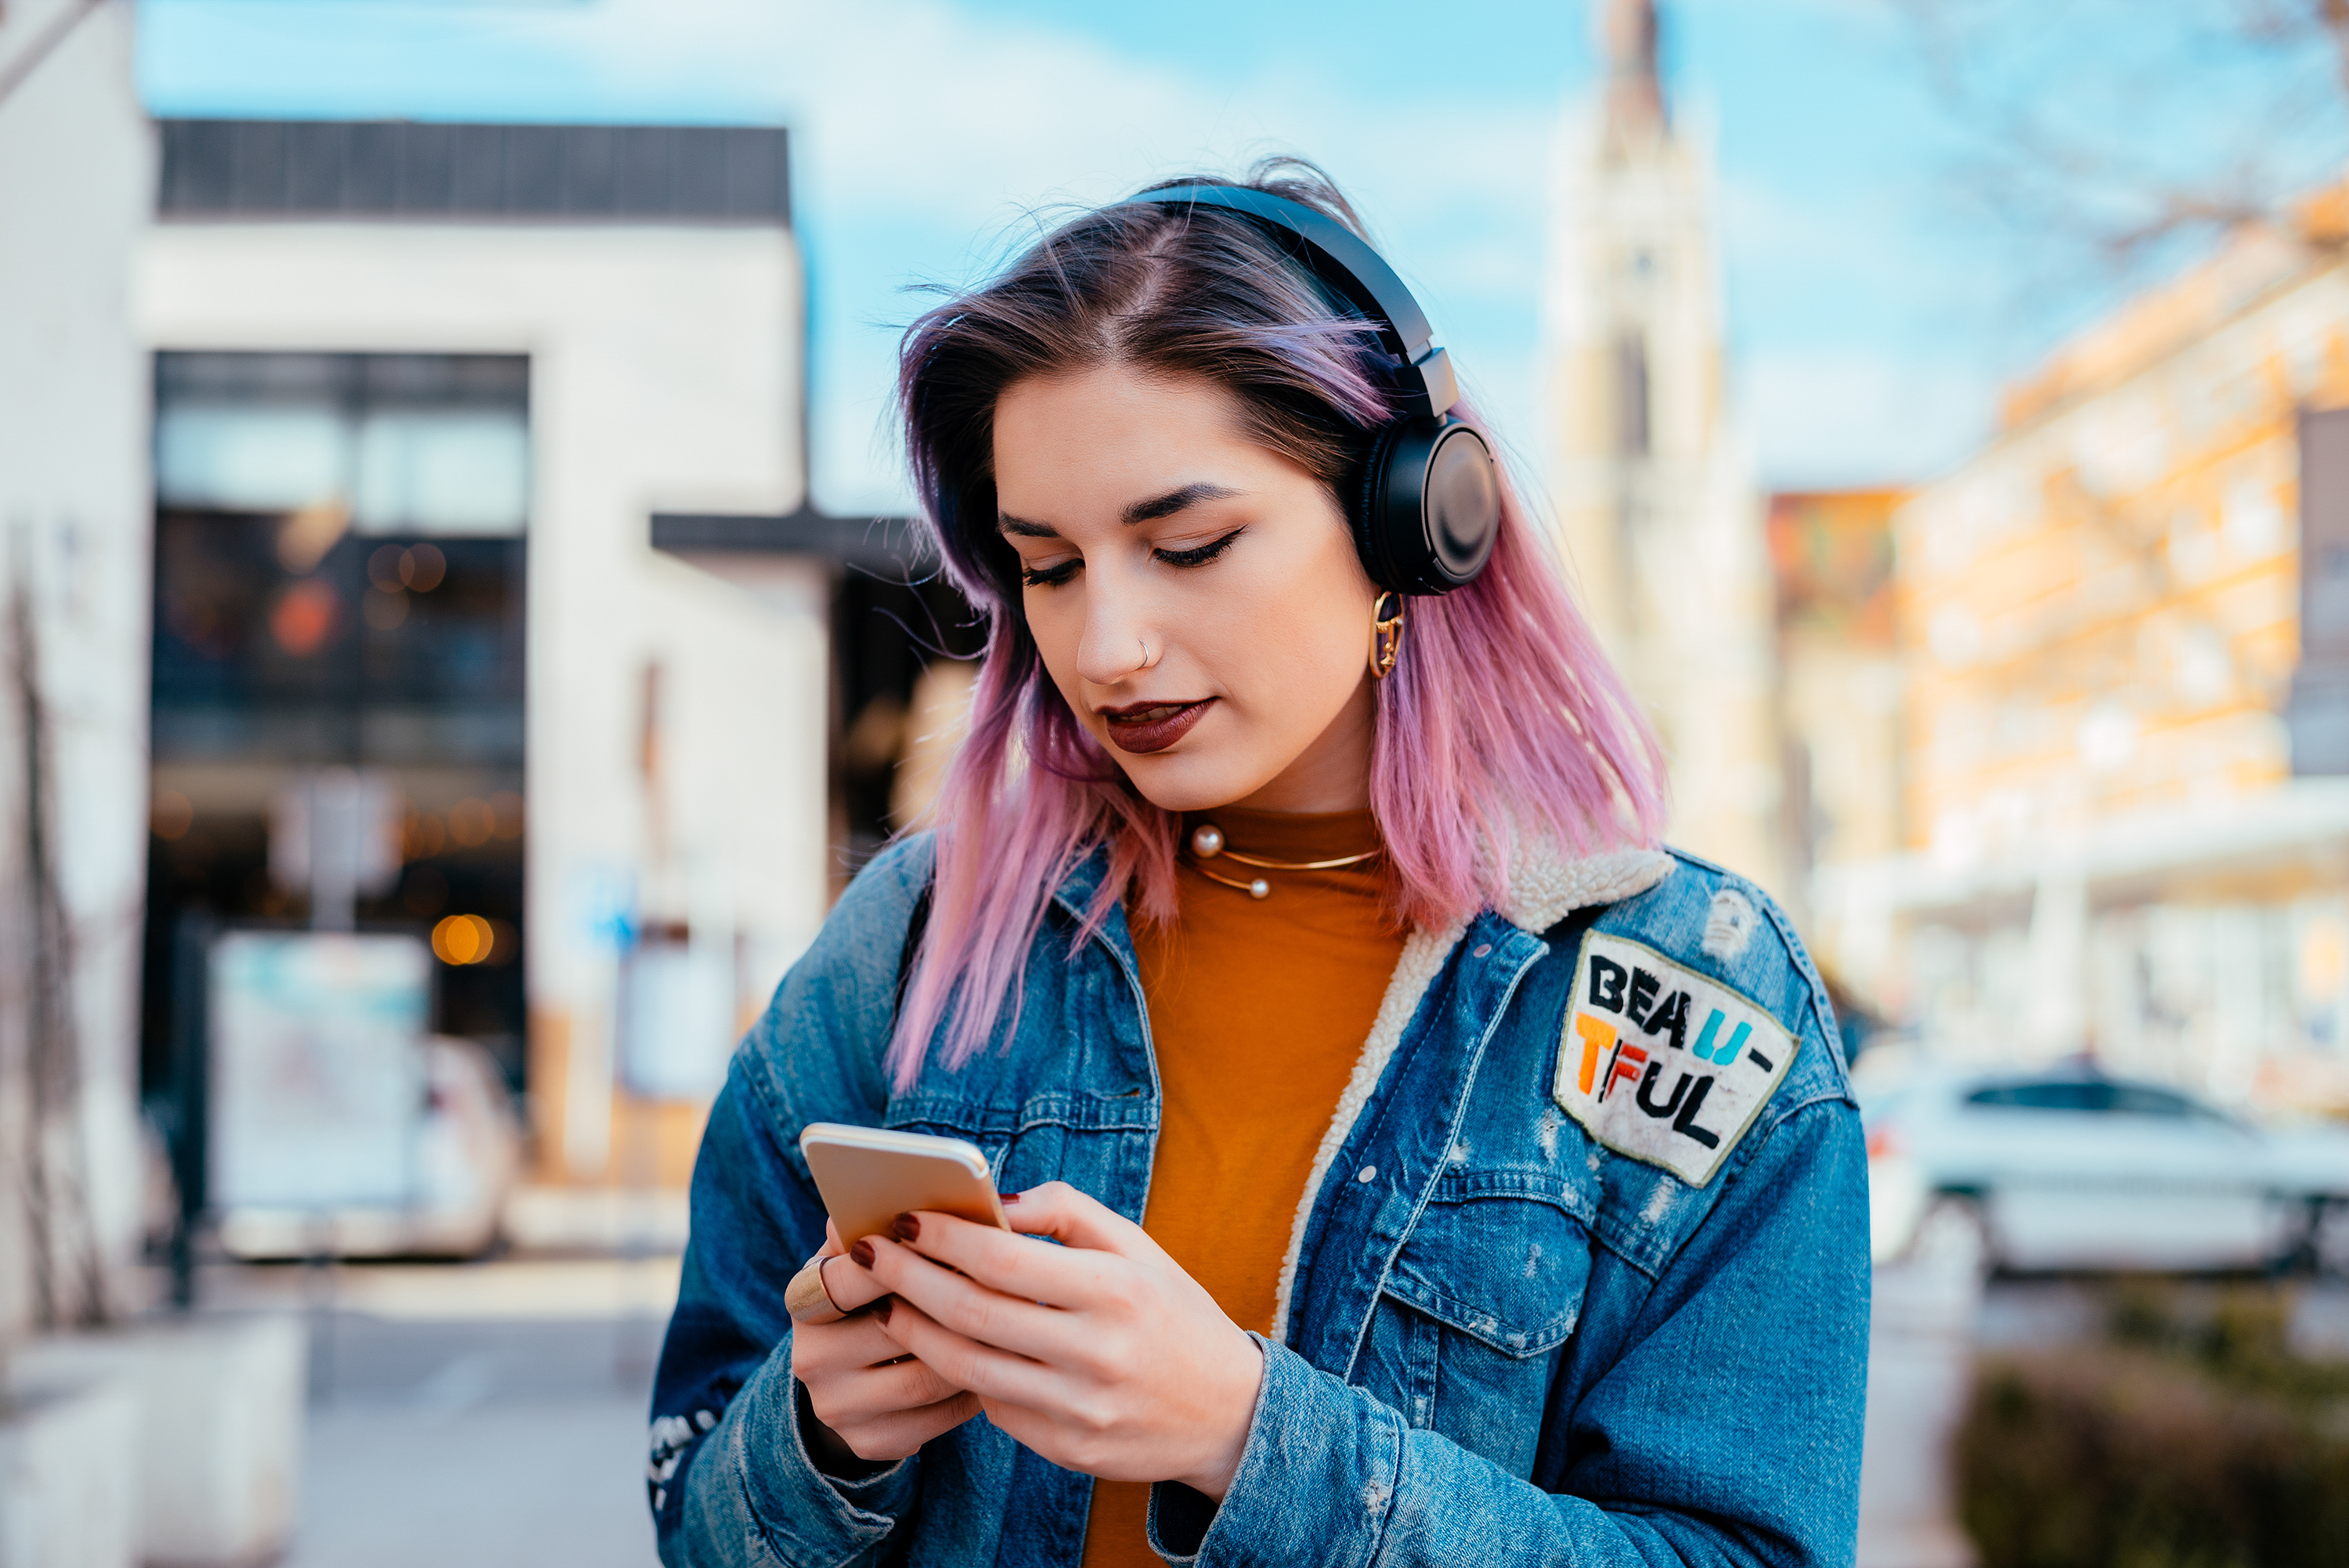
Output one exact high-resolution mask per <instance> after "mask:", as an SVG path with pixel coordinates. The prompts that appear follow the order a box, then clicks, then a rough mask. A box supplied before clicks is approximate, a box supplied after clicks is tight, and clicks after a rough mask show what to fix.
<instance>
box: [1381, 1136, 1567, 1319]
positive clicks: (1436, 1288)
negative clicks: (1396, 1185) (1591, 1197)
mask: <svg viewBox="0 0 2349 1568" xmlns="http://www.w3.org/2000/svg"><path fill="white" fill-rule="evenodd" d="M1574 1209H1575V1205H1574V1197H1573V1194H1572V1193H1571V1192H1570V1191H1568V1190H1567V1189H1566V1188H1565V1187H1563V1186H1562V1185H1561V1184H1560V1183H1559V1182H1557V1181H1556V1180H1555V1179H1554V1178H1551V1177H1549V1176H1547V1175H1546V1174H1540V1173H1535V1172H1517V1171H1468V1172H1459V1173H1454V1174H1447V1175H1445V1176H1444V1178H1443V1179H1442V1180H1441V1181H1439V1182H1438V1183H1437V1184H1436V1190H1435V1193H1434V1195H1433V1198H1432V1199H1431V1201H1430V1202H1429V1203H1428V1205H1427V1208H1426V1210H1425V1211H1424V1212H1423V1213H1422V1214H1421V1215H1420V1217H1419V1222H1418V1223H1417V1224H1416V1225H1413V1227H1412V1231H1411V1234H1410V1236H1409V1237H1408V1238H1407V1239H1406V1240H1405V1241H1404V1242H1403V1245H1402V1253H1401V1254H1400V1255H1399V1256H1398V1257H1397V1258H1396V1259H1395V1265H1394V1269H1393V1271H1392V1273H1391V1274H1389V1275H1388V1276H1387V1281H1386V1286H1385V1288H1386V1294H1387V1295H1391V1296H1392V1297H1394V1298H1395V1299H1396V1300H1397V1301H1400V1302H1402V1304H1403V1305H1407V1306H1410V1307H1412V1308H1413V1309H1415V1310H1416V1311H1419V1312H1422V1313H1424V1314H1425V1315H1428V1316H1429V1317H1432V1318H1433V1319H1435V1320H1436V1321H1437V1322H1438V1323H1442V1324H1444V1325H1446V1326H1450V1327H1452V1328H1454V1329H1457V1330H1459V1331H1460V1332H1461V1333H1462V1334H1464V1335H1466V1336H1468V1337H1470V1338H1471V1339H1474V1340H1475V1341H1477V1342H1478V1343H1480V1344H1482V1345H1485V1346H1489V1347H1490V1348H1492V1349H1494V1350H1496V1351H1498V1352H1500V1353H1501V1354H1502V1355H1504V1356H1507V1357H1528V1356H1539V1355H1542V1354H1544V1353H1545V1352H1547V1351H1550V1350H1554V1349H1556V1348H1557V1346H1560V1345H1563V1344H1565V1343H1566V1341H1567V1338H1568V1336H1570V1335H1571V1334H1573V1332H1574V1326H1575V1323H1576V1321H1577V1320H1578V1319H1579V1318H1580V1316H1581V1315H1582V1292H1583V1287H1584V1285H1585V1284H1588V1281H1589V1276H1590V1233H1589V1231H1588V1228H1586V1227H1585V1225H1584V1224H1583V1222H1582V1221H1581V1219H1580V1218H1579V1217H1578V1215H1577V1214H1576V1213H1575V1212H1574Z"/></svg>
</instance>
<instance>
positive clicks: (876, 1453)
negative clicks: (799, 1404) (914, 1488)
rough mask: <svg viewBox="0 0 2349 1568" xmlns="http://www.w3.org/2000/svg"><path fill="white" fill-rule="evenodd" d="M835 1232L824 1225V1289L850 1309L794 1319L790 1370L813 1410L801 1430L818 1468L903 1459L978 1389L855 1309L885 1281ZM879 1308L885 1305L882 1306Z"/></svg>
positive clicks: (968, 1412) (965, 1408)
mask: <svg viewBox="0 0 2349 1568" xmlns="http://www.w3.org/2000/svg"><path fill="white" fill-rule="evenodd" d="M816 1257H817V1258H818V1259H819V1260H823V1259H832V1258H837V1259H839V1261H838V1262H837V1263H826V1264H824V1270H823V1286H824V1294H825V1295H829V1296H830V1297H831V1298H832V1304H833V1305H834V1306H836V1307H838V1308H840V1310H842V1311H843V1312H845V1313H848V1314H850V1315H849V1316H847V1317H843V1318H842V1319H841V1320H840V1321H839V1322H837V1323H821V1324H812V1323H799V1324H794V1325H792V1377H797V1378H798V1379H799V1380H800V1382H801V1383H802V1384H803V1385H805V1386H806V1388H807V1392H808V1408H809V1409H811V1410H812V1411H813V1412H814V1414H815V1421H814V1423H813V1429H812V1430H810V1431H808V1432H807V1433H806V1434H805V1435H806V1437H807V1439H808V1447H809V1449H810V1450H811V1452H812V1454H813V1457H814V1459H815V1461H816V1468H817V1469H818V1470H823V1471H825V1472H826V1473H828V1474H833V1475H843V1474H852V1473H854V1472H855V1471H856V1470H862V1469H864V1468H865V1466H864V1465H863V1464H860V1463H859V1462H858V1461H860V1460H864V1461H868V1462H872V1461H879V1462H887V1461H891V1460H901V1459H904V1458H905V1456H906V1455H907V1454H910V1453H912V1452H913V1451H914V1450H915V1449H918V1448H920V1447H921V1446H922V1445H923V1444H924V1443H926V1442H928V1441H929V1440H930V1439H932V1438H935V1437H936V1436H937V1435H938V1434H939V1433H941V1432H947V1431H951V1430H953V1429H955V1428H957V1427H958V1426H960V1425H962V1424H963V1423H964V1422H965V1421H968V1420H969V1419H970V1418H971V1417H973V1416H975V1415H977V1414H978V1396H977V1395H975V1394H971V1393H968V1392H966V1391H965V1390H963V1389H961V1388H958V1387H955V1386H954V1385H953V1384H951V1383H948V1382H947V1381H946V1379H944V1378H943V1377H939V1376H938V1375H937V1373H936V1371H934V1370H932V1369H931V1368H930V1367H926V1366H924V1365H923V1364H922V1363H921V1362H919V1361H912V1360H907V1359H905V1348H904V1346H900V1345H898V1344H897V1343H896V1342H895V1340H892V1339H891V1338H890V1337H889V1336H887V1335H886V1334H885V1333H883V1332H882V1327H881V1320H880V1318H879V1317H878V1316H877V1315H875V1314H874V1313H872V1312H859V1311H858V1310H857V1309H858V1308H859V1307H862V1306H865V1305H869V1304H871V1303H872V1302H874V1301H876V1300H878V1299H879V1298H880V1297H881V1296H882V1295H884V1294H885V1291H886V1287H885V1286H884V1285H882V1284H877V1283H876V1282H875V1281H874V1277H873V1276H872V1275H871V1274H867V1273H866V1272H865V1271H864V1270H863V1269H861V1268H858V1267H857V1266H856V1265H855V1264H854V1262H852V1261H851V1260H850V1259H848V1258H847V1257H845V1256H843V1248H842V1246H841V1244H840V1233H839V1232H837V1231H835V1230H833V1227H832V1226H831V1224H830V1223H829V1222H827V1223H826V1224H825V1226H824V1243H823V1251H822V1252H820V1253H817V1254H816ZM882 1310H885V1309H882Z"/></svg>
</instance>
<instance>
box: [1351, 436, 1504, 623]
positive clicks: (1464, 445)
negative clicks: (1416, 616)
mask: <svg viewBox="0 0 2349 1568" xmlns="http://www.w3.org/2000/svg"><path fill="white" fill-rule="evenodd" d="M1357 490H1358V491H1359V495H1360V504H1361V511H1360V516H1361V521H1359V522H1357V523H1356V524H1355V534H1354V539H1355V547H1356V549H1357V550H1359V551H1360V552H1361V557H1362V565H1363V568H1364V569H1365V570H1366V571H1368V572H1369V573H1370V574H1371V581H1372V582H1373V583H1377V584H1378V585H1379V586H1380V587H1381V588H1387V589H1392V590H1393V591H1394V592H1396V593H1451V592H1452V591H1453V590H1454V589H1455V588H1464V587H1466V586H1467V585H1468V584H1469V583H1474V582H1475V580H1476V578H1477V576H1478V575H1479V574H1480V573H1483V572H1484V570H1485V562H1488V561H1490V560H1491V559H1492V556H1493V544H1494V542H1495V540H1497V539H1498V538H1499V537H1500V532H1501V482H1500V474H1499V471H1498V470H1497V469H1495V466H1494V463H1493V454H1492V450H1491V449H1489V448H1487V447H1486V446H1485V439H1484V438H1483V437H1481V436H1479V435H1478V434H1477V433H1476V432H1475V430H1474V429H1472V428H1469V426H1468V425H1466V424H1465V423H1464V422H1463V421H1461V420H1458V419H1454V418H1449V417H1448V416H1447V417H1443V418H1430V417H1428V416H1424V415H1416V416H1412V417H1409V418H1402V419H1398V420H1396V421H1395V422H1394V423H1393V424H1392V425H1390V426H1388V427H1387V428H1386V429H1384V430H1383V431H1381V432H1380V435H1379V438H1378V440H1377V441H1376V443H1375V444H1373V445H1372V447H1371V451H1370V456H1369V459H1368V460H1367V461H1365V462H1364V464H1363V465H1362V473H1361V478H1360V480H1358V482H1357Z"/></svg>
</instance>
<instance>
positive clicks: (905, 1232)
mask: <svg viewBox="0 0 2349 1568" xmlns="http://www.w3.org/2000/svg"><path fill="white" fill-rule="evenodd" d="M889 1229H890V1230H891V1231H893V1232H895V1234H896V1237H897V1239H898V1240H899V1241H901V1242H904V1243H906V1244H907V1245H909V1246H910V1245H911V1244H912V1243H915V1242H917V1241H920V1240H921V1239H922V1222H921V1221H919V1220H917V1219H916V1218H914V1216H913V1215H911V1214H900V1215H898V1216H897V1217H896V1219H895V1220H894V1221H892V1222H890V1225H889Z"/></svg>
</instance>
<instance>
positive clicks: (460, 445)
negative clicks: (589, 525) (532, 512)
mask: <svg viewBox="0 0 2349 1568" xmlns="http://www.w3.org/2000/svg"><path fill="white" fill-rule="evenodd" d="M358 468H359V482H358V495H357V506H356V508H355V510H354V516H353V521H354V522H355V523H356V524H357V528H358V531H360V532H361V533H395V532H397V533H427V534H510V533H520V532H521V531H523V519H524V516H525V514H526V511H527V509H528V507H529V500H530V435H529V430H528V428H527V426H526V424H525V422H524V419H523V414H522V413H521V411H520V410H519V409H511V410H510V409H504V408H468V409H450V410H436V411H432V412H424V411H419V410H407V409H402V410H398V411H392V410H386V411H383V412H379V413H375V414H370V415H369V416H367V418H366V419H365V420H364V421H363V422H362V424H361V425H360V428H359V462H358Z"/></svg>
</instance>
